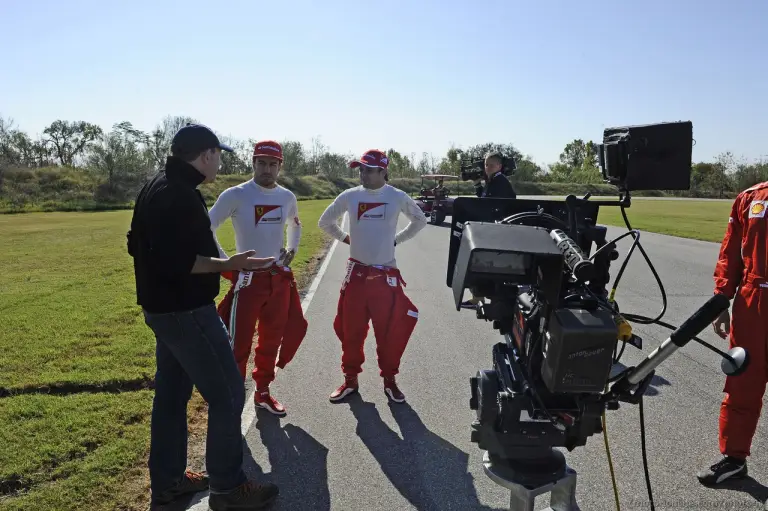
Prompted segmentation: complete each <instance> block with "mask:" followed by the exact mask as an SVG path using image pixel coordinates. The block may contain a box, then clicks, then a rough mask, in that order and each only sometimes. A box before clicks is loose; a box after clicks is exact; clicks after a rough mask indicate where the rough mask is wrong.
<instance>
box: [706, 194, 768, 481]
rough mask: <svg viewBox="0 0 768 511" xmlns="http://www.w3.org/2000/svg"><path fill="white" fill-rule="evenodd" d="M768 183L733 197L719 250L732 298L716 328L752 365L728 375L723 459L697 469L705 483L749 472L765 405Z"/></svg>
mask: <svg viewBox="0 0 768 511" xmlns="http://www.w3.org/2000/svg"><path fill="white" fill-rule="evenodd" d="M767 209H768V182H763V183H759V184H757V185H755V186H753V187H751V188H749V189H747V190H745V191H743V192H741V193H740V194H739V195H738V196H737V197H736V199H735V200H734V202H733V206H732V209H731V216H730V218H729V219H728V227H727V229H726V232H725V237H724V239H723V242H722V245H721V246H720V255H719V257H718V260H717V264H716V266H715V273H714V278H715V293H720V294H723V295H725V296H727V297H728V298H729V299H732V300H733V320H732V321H731V316H730V314H729V313H728V310H726V311H724V312H723V314H722V315H721V316H720V317H719V318H718V319H717V320H715V322H714V323H713V326H714V328H715V332H716V333H717V334H718V335H719V336H720V337H722V338H723V339H725V338H726V337H728V334H730V339H729V347H730V348H734V347H736V346H741V347H743V348H744V349H746V350H747V352H748V353H749V358H750V361H751V362H750V364H749V365H748V367H747V369H746V370H745V371H744V372H743V373H742V374H739V375H737V376H726V378H725V387H724V389H723V392H725V394H726V395H725V399H724V400H723V402H722V404H721V406H720V424H719V429H720V434H719V437H720V438H719V440H720V442H719V443H720V452H721V453H722V454H723V456H724V457H723V458H722V459H721V460H720V461H718V462H717V463H715V464H714V465H712V466H711V467H709V468H708V469H706V470H703V471H701V472H699V474H698V478H699V481H700V482H701V483H702V484H704V485H707V486H710V485H714V484H718V483H721V482H723V481H725V480H726V479H729V478H734V477H743V476H746V474H747V463H746V459H747V456H749V454H750V447H751V445H752V437H753V436H754V434H755V430H756V428H757V423H758V420H759V419H760V412H761V410H762V405H763V394H764V393H765V385H766V381H768V363H767V362H766V354H767V351H766V346H767V342H768V264H767V263H768V217H766V210H767Z"/></svg>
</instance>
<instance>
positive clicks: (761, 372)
mask: <svg viewBox="0 0 768 511" xmlns="http://www.w3.org/2000/svg"><path fill="white" fill-rule="evenodd" d="M749 280H751V279H747V282H745V284H744V285H743V286H742V287H740V288H739V291H738V293H736V296H735V297H734V299H733V313H732V315H731V331H730V348H734V347H736V346H740V347H742V348H744V349H745V350H747V352H748V354H749V365H748V366H747V369H746V370H745V371H744V372H743V373H741V374H739V375H737V376H726V377H725V388H724V389H723V392H725V393H726V396H725V399H724V400H723V403H722V405H721V406H720V452H721V453H722V454H723V455H725V456H733V457H735V458H741V459H746V457H747V456H749V454H750V447H751V446H752V437H753V436H754V434H755V430H756V429H757V423H758V420H759V419H760V412H761V411H762V406H763V394H764V393H765V385H766V382H768V360H767V355H768V349H767V347H766V346H767V345H768V283H766V282H750V281H749Z"/></svg>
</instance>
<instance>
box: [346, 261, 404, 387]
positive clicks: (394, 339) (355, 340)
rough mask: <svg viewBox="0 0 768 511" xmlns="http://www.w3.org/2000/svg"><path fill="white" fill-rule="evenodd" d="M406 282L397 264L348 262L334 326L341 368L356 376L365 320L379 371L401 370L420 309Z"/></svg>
mask: <svg viewBox="0 0 768 511" xmlns="http://www.w3.org/2000/svg"><path fill="white" fill-rule="evenodd" d="M403 286H405V282H404V281H403V279H402V277H401V276H400V272H399V270H397V269H396V268H386V267H381V266H367V265H364V264H362V263H360V262H358V261H355V260H354V259H349V261H348V262H347V273H346V277H345V278H344V283H343V284H342V287H341V293H340V295H339V302H338V306H337V310H336V318H335V320H334V322H333V329H334V330H335V331H336V335H337V336H338V337H339V340H340V341H341V370H342V371H343V372H344V374H345V375H348V376H356V375H357V374H359V373H361V372H362V370H363V362H364V361H365V351H364V348H363V345H364V342H365V338H366V337H367V336H368V323H369V321H370V322H371V323H373V333H374V335H375V337H376V357H377V359H378V364H379V374H380V375H381V376H382V377H385V378H387V377H393V376H395V375H396V374H397V373H398V372H399V370H400V360H401V359H402V357H403V353H404V352H405V348H406V346H407V345H408V341H409V339H410V337H411V334H412V333H413V330H414V328H415V327H416V322H417V321H418V318H419V310H418V309H417V308H416V306H415V305H414V304H413V303H412V302H411V300H410V299H409V298H408V297H407V296H406V295H405V292H404V291H403Z"/></svg>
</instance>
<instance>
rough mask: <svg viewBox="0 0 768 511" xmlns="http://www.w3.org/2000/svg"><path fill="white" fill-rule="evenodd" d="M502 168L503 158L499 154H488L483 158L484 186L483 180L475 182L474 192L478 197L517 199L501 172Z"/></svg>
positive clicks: (510, 184)
mask: <svg viewBox="0 0 768 511" xmlns="http://www.w3.org/2000/svg"><path fill="white" fill-rule="evenodd" d="M503 168H504V156H503V155H502V154H501V153H498V152H494V153H489V154H488V155H487V156H486V157H485V186H483V180H482V179H478V180H477V181H475V192H476V193H477V196H478V197H498V198H503V199H514V198H515V197H517V194H516V193H515V190H514V188H512V183H510V182H509V179H507V176H505V175H504V172H502V170H503Z"/></svg>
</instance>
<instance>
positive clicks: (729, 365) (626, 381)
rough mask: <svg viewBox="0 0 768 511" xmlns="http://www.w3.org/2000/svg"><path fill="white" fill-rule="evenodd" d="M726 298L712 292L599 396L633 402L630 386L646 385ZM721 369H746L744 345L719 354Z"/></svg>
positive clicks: (724, 304)
mask: <svg viewBox="0 0 768 511" xmlns="http://www.w3.org/2000/svg"><path fill="white" fill-rule="evenodd" d="M730 303H731V302H730V300H729V299H728V297H727V296H725V295H722V294H715V295H713V296H712V298H710V299H709V300H707V302H706V303H705V304H704V305H702V306H701V307H699V309H698V310H697V311H696V312H694V313H693V314H692V315H691V317H689V318H688V319H687V320H685V322H684V323H683V324H682V325H680V327H678V328H677V329H676V330H675V331H674V332H672V333H671V334H669V337H668V338H667V339H666V340H665V341H664V342H663V343H661V345H660V346H659V347H658V348H656V349H655V350H653V351H652V352H651V353H650V354H649V355H648V356H647V357H646V358H645V359H644V360H643V361H642V362H640V363H639V364H638V365H637V366H636V367H632V368H630V369H627V370H626V371H625V372H624V375H623V376H622V377H621V378H619V380H618V381H617V382H616V383H614V384H613V386H612V387H611V389H610V391H608V392H607V393H605V394H604V395H603V398H602V400H603V401H604V402H607V401H615V400H616V399H621V400H623V401H627V402H630V403H632V402H634V401H635V397H634V395H633V393H632V391H633V390H640V389H638V388H637V387H638V386H640V387H642V386H643V385H647V383H648V382H649V381H650V378H652V377H653V373H654V371H655V370H656V368H657V367H658V366H659V365H660V364H662V363H663V362H664V361H665V360H667V359H668V358H669V357H670V356H671V355H672V354H673V353H674V352H676V351H677V350H678V349H680V348H682V347H683V346H685V345H686V344H688V342H689V341H691V340H692V339H694V338H695V337H696V335H697V334H698V333H699V332H701V331H702V330H704V329H705V328H706V327H707V325H709V324H710V323H712V322H713V321H714V320H715V319H717V317H718V316H719V315H720V314H721V313H722V312H723V311H724V310H727V309H728V307H730ZM723 355H724V356H723V360H722V362H721V369H722V370H723V372H724V373H725V374H738V373H740V372H743V371H744V370H745V369H746V366H747V365H748V364H749V354H748V353H747V351H746V350H745V349H744V348H740V347H735V348H733V349H731V350H730V351H728V353H727V355H726V354H723Z"/></svg>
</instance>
